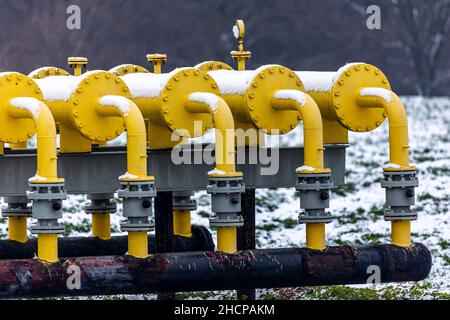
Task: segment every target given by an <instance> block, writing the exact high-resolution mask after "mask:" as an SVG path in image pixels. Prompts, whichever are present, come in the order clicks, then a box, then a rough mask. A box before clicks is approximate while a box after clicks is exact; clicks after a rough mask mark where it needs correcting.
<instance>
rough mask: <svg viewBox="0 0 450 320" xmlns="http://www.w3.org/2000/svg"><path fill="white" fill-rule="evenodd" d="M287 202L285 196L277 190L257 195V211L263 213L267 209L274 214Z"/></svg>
mask: <svg viewBox="0 0 450 320" xmlns="http://www.w3.org/2000/svg"><path fill="white" fill-rule="evenodd" d="M285 201H287V198H286V196H285V194H284V193H281V192H277V190H275V189H273V190H272V189H271V190H268V191H267V192H263V193H257V195H256V199H255V204H256V210H257V211H258V212H262V211H263V210H264V209H266V210H267V211H269V212H272V211H275V210H276V209H278V207H279V205H280V204H281V203H283V202H285Z"/></svg>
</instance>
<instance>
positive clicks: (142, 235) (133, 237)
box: [128, 231, 148, 258]
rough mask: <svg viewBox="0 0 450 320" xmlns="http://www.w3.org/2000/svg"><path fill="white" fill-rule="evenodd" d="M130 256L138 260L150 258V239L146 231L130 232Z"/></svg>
mask: <svg viewBox="0 0 450 320" xmlns="http://www.w3.org/2000/svg"><path fill="white" fill-rule="evenodd" d="M128 254H129V255H130V256H133V257H136V258H147V257H148V238H147V232H145V231H130V232H128Z"/></svg>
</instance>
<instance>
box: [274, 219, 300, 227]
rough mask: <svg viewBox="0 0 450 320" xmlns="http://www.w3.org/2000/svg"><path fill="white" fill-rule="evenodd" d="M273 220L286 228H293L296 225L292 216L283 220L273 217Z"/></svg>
mask: <svg viewBox="0 0 450 320" xmlns="http://www.w3.org/2000/svg"><path fill="white" fill-rule="evenodd" d="M273 221H276V222H280V223H281V224H282V225H283V227H284V228H286V229H293V228H295V227H296V226H297V225H298V222H297V220H295V219H292V218H287V219H284V220H280V219H273Z"/></svg>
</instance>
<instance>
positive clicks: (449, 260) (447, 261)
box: [442, 254, 450, 266]
mask: <svg viewBox="0 0 450 320" xmlns="http://www.w3.org/2000/svg"><path fill="white" fill-rule="evenodd" d="M442 258H443V259H444V262H445V265H446V266H450V257H449V256H448V255H446V254H444V255H443V256H442Z"/></svg>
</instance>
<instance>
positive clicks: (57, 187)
mask: <svg viewBox="0 0 450 320" xmlns="http://www.w3.org/2000/svg"><path fill="white" fill-rule="evenodd" d="M29 186H30V190H29V191H27V197H28V200H32V201H39V200H47V201H52V200H64V199H66V197H67V192H66V191H65V190H64V183H30V184H29Z"/></svg>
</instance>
